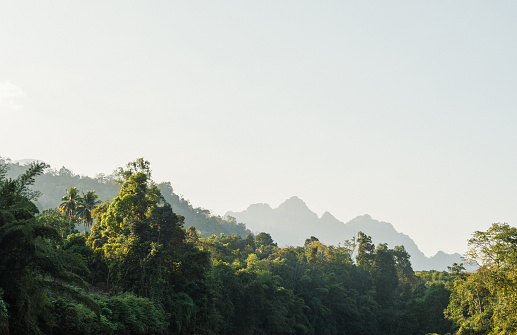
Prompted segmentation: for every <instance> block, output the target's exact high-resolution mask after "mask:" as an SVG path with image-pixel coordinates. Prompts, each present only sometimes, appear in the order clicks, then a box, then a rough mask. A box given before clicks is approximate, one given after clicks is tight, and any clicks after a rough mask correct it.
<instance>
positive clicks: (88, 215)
mask: <svg viewBox="0 0 517 335" xmlns="http://www.w3.org/2000/svg"><path fill="white" fill-rule="evenodd" d="M99 203H100V200H99V196H98V195H97V194H96V193H95V191H87V192H86V194H84V192H83V197H82V198H79V201H78V206H77V215H79V218H81V220H82V221H83V224H84V226H85V228H87V227H91V225H92V223H93V218H92V210H93V209H94V208H95V207H97V206H98V205H99ZM84 232H85V233H86V229H85V230H84Z"/></svg>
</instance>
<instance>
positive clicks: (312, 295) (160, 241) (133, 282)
mask: <svg viewBox="0 0 517 335" xmlns="http://www.w3.org/2000/svg"><path fill="white" fill-rule="evenodd" d="M45 168H47V166H46V165H45V164H43V163H34V164H32V165H31V166H29V167H28V169H25V170H23V172H22V173H21V174H20V175H19V176H17V177H16V178H9V177H7V169H8V166H7V165H5V164H0V254H1V255H2V257H1V258H0V334H383V335H385V334H422V335H424V334H429V333H437V334H446V333H457V334H514V333H516V331H517V329H516V327H517V326H516V325H517V317H516V316H515V312H514V309H515V305H516V303H517V301H516V297H517V289H516V278H517V277H516V275H515V274H516V273H517V272H516V270H517V269H516V268H515V267H516V265H515V264H517V262H516V261H517V259H516V257H517V248H516V246H517V229H516V228H512V227H510V226H508V225H506V224H495V225H493V226H492V228H490V229H489V230H488V231H487V232H476V233H475V234H474V237H473V238H472V239H471V240H470V242H469V243H470V249H469V252H468V253H467V255H466V257H467V258H468V259H470V260H475V261H477V262H478V263H479V264H480V265H481V267H480V268H479V270H478V271H476V272H473V273H466V272H465V271H464V269H463V267H462V266H461V265H458V264H454V265H452V266H451V267H450V268H449V271H446V272H445V271H444V272H438V271H423V272H417V273H415V272H414V271H413V269H412V267H411V262H410V257H409V255H408V253H407V252H406V250H405V249H404V247H403V246H397V247H394V248H393V249H390V248H388V247H387V245H386V244H379V245H377V246H375V245H373V243H372V241H371V238H370V237H369V236H367V235H365V234H363V233H359V234H358V236H357V238H355V239H352V240H348V241H344V242H343V244H342V245H338V246H332V245H325V244H323V243H321V242H320V241H319V240H318V238H317V237H315V236H311V237H309V238H307V240H306V241H305V244H304V246H303V247H287V248H282V247H278V246H277V245H276V243H275V242H274V241H273V239H272V238H271V236H270V235H269V234H268V233H266V232H262V233H260V234H258V235H257V236H253V235H252V234H251V233H249V232H248V231H247V230H246V228H245V226H244V225H239V224H237V223H236V222H234V221H232V220H231V219H230V220H229V221H225V220H222V219H220V218H217V217H213V216H210V214H209V213H208V212H203V210H200V209H193V208H192V206H190V204H189V203H188V202H186V201H184V200H183V199H181V197H177V196H175V195H174V193H173V192H172V188H171V187H170V184H161V185H157V184H156V183H155V182H154V181H153V180H152V176H151V170H150V167H149V163H148V162H146V161H144V160H143V159H139V160H137V161H135V162H131V163H129V164H128V165H127V167H126V168H119V169H118V170H117V172H116V174H115V176H114V177H113V178H112V179H113V181H116V182H118V183H120V185H121V186H120V188H118V192H117V194H116V195H115V196H114V197H113V198H112V199H110V200H106V201H103V202H100V201H99V197H98V196H97V193H96V191H87V193H82V194H83V195H82V196H80V195H79V189H78V188H76V187H77V186H73V185H71V186H68V187H67V188H65V189H64V190H66V191H64V192H63V193H65V194H64V196H63V194H61V195H60V196H59V199H61V202H60V209H61V211H58V210H57V209H47V210H45V211H43V212H42V213H41V214H39V213H38V208H37V207H36V205H35V203H34V202H33V201H35V199H36V197H37V196H38V193H37V192H35V191H31V189H30V188H29V187H30V186H31V185H33V184H34V182H35V180H36V179H35V177H36V176H38V175H42V174H43V172H44V170H45ZM163 185H164V186H165V187H162V186H163ZM81 188H82V187H81ZM41 195H42V194H41ZM169 200H170V201H169ZM175 206H178V207H182V208H183V211H184V212H188V211H191V212H192V211H194V212H195V211H196V210H197V214H195V215H194V214H191V218H197V220H198V221H196V219H194V220H193V221H194V222H197V224H198V226H197V227H195V226H193V225H190V226H189V227H188V228H185V227H184V224H185V217H184V216H182V215H179V214H177V212H176V207H175ZM81 225H85V226H88V227H90V226H91V230H90V231H89V230H88V229H86V230H85V231H84V234H83V233H80V232H79V231H78V230H77V229H76V226H81ZM199 227H202V229H200V228H199ZM225 229H226V230H228V231H232V233H229V234H227V233H224V230H225ZM221 230H223V232H222V231H221ZM209 231H217V232H218V234H212V235H207V234H206V232H209ZM203 232H204V233H203Z"/></svg>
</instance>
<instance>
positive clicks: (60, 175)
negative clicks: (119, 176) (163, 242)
mask: <svg viewBox="0 0 517 335" xmlns="http://www.w3.org/2000/svg"><path fill="white" fill-rule="evenodd" d="M32 161H34V160H32V159H27V160H23V161H20V162H12V161H10V160H6V159H2V158H0V163H5V164H7V166H8V168H9V170H8V173H7V177H9V178H14V177H16V176H19V175H20V174H22V173H23V172H24V171H25V170H26V169H27V167H28V165H26V164H28V163H30V162H32ZM72 186H75V187H77V188H78V189H79V191H82V192H85V193H86V191H87V190H93V191H95V192H96V193H97V194H98V195H99V197H100V199H101V200H103V201H104V200H112V199H113V198H114V197H115V196H116V195H117V194H118V192H119V190H120V185H118V184H116V183H115V182H114V178H113V176H105V175H98V176H97V177H95V178H91V177H87V176H79V175H76V174H74V173H73V172H72V171H70V170H68V169H67V168H65V167H62V168H61V169H59V170H56V169H47V171H46V172H45V173H44V174H42V175H41V176H39V177H38V178H37V179H36V181H35V183H34V185H33V186H32V189H33V190H34V191H39V192H41V196H39V197H38V199H37V201H35V203H36V205H37V206H38V208H39V210H40V211H43V210H44V209H48V208H57V207H59V204H60V203H61V198H62V197H63V196H64V195H65V194H66V190H67V189H68V188H70V187H72ZM158 186H159V187H160V189H161V193H162V195H163V197H164V198H165V201H167V202H168V203H169V204H170V205H171V207H172V209H173V210H174V212H175V213H177V214H179V215H181V216H183V217H184V218H185V228H187V227H189V226H194V227H195V228H196V229H197V230H199V231H200V232H201V236H202V237H209V236H211V235H217V236H219V235H220V234H226V235H233V234H239V235H240V236H242V237H245V236H246V235H247V234H249V233H251V231H250V230H248V229H246V226H245V225H244V224H242V223H238V222H236V221H234V220H231V219H230V220H224V219H223V218H221V217H219V216H213V215H211V213H210V211H209V210H206V209H203V208H199V207H194V206H192V204H191V203H190V202H189V201H188V200H186V199H183V198H182V197H180V196H179V195H177V194H175V193H174V190H173V188H172V186H171V184H170V183H169V182H167V183H161V184H159V185H158ZM77 228H78V229H79V230H81V229H82V227H77Z"/></svg>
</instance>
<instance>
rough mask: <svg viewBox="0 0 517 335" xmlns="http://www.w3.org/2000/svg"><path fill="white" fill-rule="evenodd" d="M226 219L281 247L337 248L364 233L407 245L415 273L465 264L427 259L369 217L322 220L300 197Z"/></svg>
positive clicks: (457, 258) (441, 256)
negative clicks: (312, 240) (314, 242)
mask: <svg viewBox="0 0 517 335" xmlns="http://www.w3.org/2000/svg"><path fill="white" fill-rule="evenodd" d="M226 215H227V216H231V217H235V218H236V219H237V220H238V221H240V222H245V223H246V225H247V227H248V228H249V229H250V230H252V231H254V232H258V231H266V232H268V233H270V234H271V236H272V237H273V239H274V240H275V242H277V243H278V244H279V245H293V246H301V245H303V244H304V241H305V239H306V238H308V237H310V236H315V237H317V238H318V239H319V240H320V241H321V242H322V243H325V244H333V245H337V244H338V243H341V244H342V243H343V242H344V241H345V240H348V239H351V238H353V237H354V236H357V233H358V232H359V231H362V232H363V233H365V234H367V235H370V236H371V237H372V241H373V242H374V243H375V244H378V243H387V244H388V246H389V247H391V248H392V247H394V246H396V245H403V246H404V247H405V249H406V250H407V251H408V253H409V254H410V255H411V263H412V265H413V268H414V269H415V270H431V269H433V270H446V269H447V266H450V265H452V264H453V263H460V262H461V255H460V254H457V253H455V254H452V255H451V254H446V253H444V252H441V251H440V252H438V253H437V254H436V255H434V256H433V257H426V256H425V255H424V253H422V252H421V251H420V249H419V248H418V246H417V245H416V244H415V242H414V241H413V240H412V239H411V238H410V237H409V236H407V235H405V234H403V233H400V232H397V231H396V230H395V228H394V227H393V225H392V224H391V223H388V222H381V221H377V220H375V219H373V218H372V217H371V216H369V215H362V216H358V217H356V218H354V219H352V220H350V221H349V222H347V223H343V222H341V221H339V220H338V219H336V218H335V217H334V216H333V215H332V214H330V213H329V212H325V213H324V214H323V215H322V216H321V217H318V215H317V214H316V213H314V212H312V211H311V210H310V209H309V208H308V207H307V205H306V204H305V202H304V201H303V200H301V199H299V198H298V197H291V198H290V199H288V200H286V201H285V202H283V203H282V204H281V205H280V206H278V208H275V209H273V208H271V206H269V205H268V204H253V205H250V206H249V207H248V209H246V210H244V211H242V212H228V213H227V214H226Z"/></svg>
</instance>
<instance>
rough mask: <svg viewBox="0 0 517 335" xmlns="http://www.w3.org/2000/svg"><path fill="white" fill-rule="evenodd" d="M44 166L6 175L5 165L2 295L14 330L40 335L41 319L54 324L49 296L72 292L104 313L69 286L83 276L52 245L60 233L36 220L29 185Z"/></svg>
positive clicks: (0, 212)
mask: <svg viewBox="0 0 517 335" xmlns="http://www.w3.org/2000/svg"><path fill="white" fill-rule="evenodd" d="M45 168H47V165H46V164H44V163H33V164H31V166H30V167H29V168H28V169H27V171H26V172H25V173H24V174H22V175H20V176H19V177H18V178H16V179H6V178H5V167H3V166H2V165H1V164H0V255H1V257H0V288H1V290H0V292H1V291H2V290H3V292H4V295H3V296H2V297H0V298H1V299H2V300H3V301H4V302H5V303H6V304H5V305H3V306H7V309H8V315H9V321H8V322H9V326H8V327H9V333H12V334H40V330H39V327H38V321H42V322H47V323H48V324H50V323H51V320H50V317H49V309H50V299H49V295H50V294H56V293H59V294H60V295H62V296H65V295H73V296H74V297H77V298H78V299H82V300H83V301H85V302H87V303H88V304H89V306H91V307H92V308H93V309H94V310H95V311H96V312H97V313H98V312H99V310H98V308H96V307H98V306H96V305H95V303H94V302H93V301H92V300H91V299H89V298H87V297H85V296H83V295H81V294H80V293H79V292H78V291H77V290H76V289H75V288H73V287H71V286H69V285H67V284H68V283H74V284H76V285H81V284H82V280H81V278H79V277H78V276H76V275H74V274H73V273H71V272H69V271H68V270H67V269H66V268H65V267H64V266H63V264H66V263H65V262H64V260H63V258H62V257H61V255H60V254H59V252H58V251H57V250H56V249H55V248H54V245H53V244H52V243H51V242H52V241H57V240H59V239H60V236H59V235H58V233H57V231H56V230H55V229H54V228H53V227H50V226H46V225H45V224H43V222H39V221H38V220H37V219H36V213H37V212H38V210H37V208H36V206H35V205H34V203H33V202H32V201H31V199H34V193H33V192H31V190H30V189H29V186H30V185H32V184H33V183H34V180H35V179H34V178H35V177H36V176H38V175H39V174H41V173H42V172H43V170H44V169H45ZM0 307H1V306H0ZM97 315H99V314H97Z"/></svg>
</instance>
